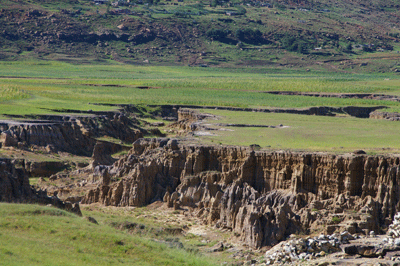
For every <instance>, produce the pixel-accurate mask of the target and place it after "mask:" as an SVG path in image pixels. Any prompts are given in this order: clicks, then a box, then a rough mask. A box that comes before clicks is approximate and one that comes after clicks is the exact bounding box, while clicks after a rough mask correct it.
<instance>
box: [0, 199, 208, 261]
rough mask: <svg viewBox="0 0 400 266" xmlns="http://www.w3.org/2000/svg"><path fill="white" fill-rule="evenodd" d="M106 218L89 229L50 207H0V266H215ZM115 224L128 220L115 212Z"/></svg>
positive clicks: (86, 225) (87, 226)
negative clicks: (118, 225)
mask: <svg viewBox="0 0 400 266" xmlns="http://www.w3.org/2000/svg"><path fill="white" fill-rule="evenodd" d="M84 215H96V213H93V212H87V211H86V212H84ZM105 217H107V218H108V222H109V221H110V220H111V221H112V220H115V219H116V217H115V216H113V215H107V214H105V213H104V211H103V214H102V216H101V217H100V220H99V224H93V223H90V222H89V221H87V220H86V219H84V218H81V217H78V216H76V215H74V214H71V213H68V212H65V211H62V210H58V209H55V208H53V207H43V206H37V205H24V204H6V203H1V204H0V238H1V241H0V264H1V265H122V264H123V265H215V264H214V262H213V261H212V260H211V259H208V258H206V257H204V256H200V255H196V254H194V253H193V252H189V251H186V250H185V249H176V248H169V247H167V246H166V245H165V244H161V243H157V242H155V241H152V240H150V239H149V238H148V237H143V236H140V235H137V234H129V233H127V232H126V231H121V230H117V229H115V228H113V227H111V226H110V225H109V223H106V222H105V219H106V218H105ZM96 218H97V215H96ZM118 219H131V218H129V217H127V216H126V215H122V213H120V214H119V215H118V218H117V220H118ZM103 221H104V222H103ZM214 261H215V259H214Z"/></svg>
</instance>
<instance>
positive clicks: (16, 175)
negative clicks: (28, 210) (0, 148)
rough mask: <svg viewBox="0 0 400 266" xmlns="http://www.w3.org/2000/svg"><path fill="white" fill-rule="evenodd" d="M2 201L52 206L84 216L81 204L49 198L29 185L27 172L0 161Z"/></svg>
mask: <svg viewBox="0 0 400 266" xmlns="http://www.w3.org/2000/svg"><path fill="white" fill-rule="evenodd" d="M0 201H1V202H18V203H39V204H46V205H48V204H51V205H53V206H55V207H57V208H60V209H64V210H67V211H71V212H73V213H76V214H78V215H82V214H81V211H80V208H79V204H76V203H75V204H72V203H70V202H63V201H61V200H60V199H59V198H57V197H48V196H47V194H46V192H44V191H36V190H35V189H34V188H32V187H31V186H30V185H29V179H28V176H27V175H26V173H25V171H24V170H23V169H21V168H16V167H15V162H14V161H11V160H9V159H0Z"/></svg>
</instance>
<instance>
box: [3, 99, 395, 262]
mask: <svg viewBox="0 0 400 266" xmlns="http://www.w3.org/2000/svg"><path fill="white" fill-rule="evenodd" d="M125 108H127V107H125ZM372 111H373V110H367V111H365V110H364V112H366V114H367V115H368V114H369V115H370V113H371V112H372ZM372 113H373V112H372ZM157 115H159V116H160V117H164V119H166V120H177V121H176V122H174V123H172V124H170V125H169V126H168V127H169V128H170V129H171V130H172V131H174V132H175V133H178V134H181V135H184V134H186V133H187V132H193V131H196V130H198V129H199V128H201V129H203V128H202V125H201V123H200V122H199V121H201V120H202V119H204V118H214V117H212V116H211V115H206V114H200V113H198V112H196V111H193V110H190V109H185V108H180V107H174V106H164V107H162V108H160V109H158V111H157ZM138 125H139V124H138V123H137V120H136V118H135V116H134V115H133V114H132V113H129V112H120V113H104V114H92V115H91V116H85V115H75V116H51V117H47V118H46V117H41V120H40V121H19V122H12V121H3V124H2V133H1V136H2V138H1V139H2V148H3V149H4V148H13V149H21V150H26V149H28V148H30V149H33V150H37V151H46V152H49V153H52V152H53V153H57V152H61V153H63V152H70V153H71V154H84V155H85V154H90V156H91V163H90V164H89V165H87V166H86V165H81V166H80V167H79V168H77V169H75V170H72V171H71V170H64V171H62V172H59V171H60V170H62V169H65V167H64V168H63V165H56V164H55V165H53V166H50V165H51V163H50V162H43V165H40V164H35V163H32V162H29V161H24V160H11V159H4V160H2V163H1V165H2V167H1V169H2V170H1V177H2V178H1V180H0V181H1V185H0V188H1V191H0V196H1V199H0V200H1V201H6V202H39V203H44V204H52V205H54V206H58V207H61V208H65V209H68V210H72V211H75V212H78V213H79V205H78V204H77V203H78V202H80V204H89V206H90V204H94V203H95V204H100V205H103V206H115V207H140V206H146V205H148V204H152V203H156V202H159V203H160V202H164V203H163V204H164V205H165V206H166V207H168V208H172V209H173V210H175V211H178V212H179V211H182V212H184V213H185V216H187V217H193V219H196V220H198V221H201V223H202V224H203V225H208V226H212V227H213V228H216V229H217V230H221V231H224V232H229V233H230V234H231V235H232V236H234V237H235V238H236V239H237V240H238V241H239V243H241V244H243V245H245V246H246V247H248V248H251V249H253V250H265V249H269V248H271V247H273V248H272V249H270V250H269V251H268V252H267V253H266V255H265V256H264V258H263V259H257V260H255V261H254V263H253V264H255V265H258V264H259V265H268V264H273V263H278V264H282V263H294V264H296V263H300V265H301V262H302V261H310V262H312V261H316V262H318V261H320V262H321V261H322V262H321V263H323V260H325V259H327V258H329V256H331V254H342V255H340V256H339V257H335V258H336V259H337V261H341V260H344V261H346V260H348V259H349V258H350V259H357V258H364V257H375V258H377V259H378V260H379V257H382V258H383V257H385V258H386V260H388V259H389V260H388V261H390V262H393V261H392V260H391V258H392V257H395V255H396V254H397V253H395V252H397V251H398V246H399V245H398V243H397V242H399V241H398V239H400V238H399V237H400V233H399V232H398V231H399V228H398V225H399V224H400V222H399V217H400V216H399V215H396V216H395V214H396V213H397V212H398V211H399V186H398V183H399V182H398V180H399V175H400V174H399V171H400V168H399V165H400V157H399V156H398V155H381V156H379V155H375V156H371V155H366V154H365V153H364V152H362V151H355V152H354V153H349V154H342V155H334V154H329V153H307V152H303V153H302V152H290V151H263V150H258V149H256V147H236V146H208V145H201V144H191V143H190V142H187V141H184V138H181V139H179V140H178V139H175V138H147V139H144V138H140V137H141V136H142V134H146V132H147V130H145V129H143V128H140V127H139V126H138ZM157 125H158V124H157ZM71 136H72V137H71ZM99 136H109V137H112V138H114V139H116V140H120V141H121V143H129V142H133V144H132V148H131V149H130V150H129V151H126V153H125V154H124V155H122V156H121V157H120V159H116V158H113V157H111V154H113V153H115V152H117V151H121V149H126V148H123V145H121V144H118V143H113V142H108V141H104V140H102V141H99V140H97V139H96V137H99ZM44 137H46V138H44ZM45 139H47V140H48V141H45ZM57 167H59V169H58V170H54V171H53V172H51V171H49V169H55V168H57ZM46 175H47V176H50V179H49V180H51V181H52V182H53V183H52V185H49V184H48V183H47V182H44V181H43V180H39V183H38V184H37V185H36V188H33V187H31V186H30V185H29V181H28V176H31V177H32V176H46ZM38 187H41V188H43V189H46V190H47V191H40V189H38ZM49 195H50V196H49ZM57 196H58V197H60V198H61V199H63V200H64V201H65V202H63V201H61V200H60V199H59V198H58V197H57ZM72 202H73V203H72ZM191 219H192V218H191ZM180 230H181V231H182V230H189V231H190V229H188V228H186V229H182V228H181V229H180ZM386 232H387V234H388V236H387V237H386V238H384V237H382V236H379V237H376V235H379V234H385V233H386ZM357 241H358V242H357ZM371 241H372V242H373V243H372V242H371ZM368 243H369V244H368ZM371 243H372V244H371ZM221 245H222V246H219V247H215V248H214V249H215V250H214V251H213V252H220V251H224V250H226V249H229V245H230V244H227V243H222V244H221ZM224 245H225V246H224ZM227 247H228V248H227ZM349 256H350V257H349ZM357 256H358V257H357ZM396 256H397V255H396ZM356 257H357V258H356ZM248 261H250V263H252V262H251V261H252V259H250V260H248ZM318 263H319V262H318Z"/></svg>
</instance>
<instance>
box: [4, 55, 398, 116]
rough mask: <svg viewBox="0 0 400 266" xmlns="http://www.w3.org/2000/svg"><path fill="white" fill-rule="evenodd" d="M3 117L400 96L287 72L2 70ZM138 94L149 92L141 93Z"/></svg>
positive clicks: (322, 75)
mask: <svg viewBox="0 0 400 266" xmlns="http://www.w3.org/2000/svg"><path fill="white" fill-rule="evenodd" d="M0 76H1V78H0V100H1V105H0V113H1V114H26V113H30V114H35V113H36V114H38V113H40V114H43V113H50V112H52V111H51V109H79V110H88V109H92V110H108V109H110V107H106V106H98V105H97V106H96V105H93V104H92V103H112V104H189V105H209V106H235V107H255V108H258V107H265V108H270V107H279V108H302V107H310V106H349V105H357V106H374V105H384V106H387V107H388V108H389V109H390V110H391V111H399V110H400V108H399V107H398V104H397V103H395V102H391V101H372V100H360V99H338V98H324V97H319V98H310V97H304V96H281V95H271V94H266V93H262V92H265V91H302V92H340V93H386V94H393V95H400V77H399V76H398V75H395V74H368V75H367V74H352V75H350V74H337V73H327V72H314V73H308V72H299V71H290V70H273V71H272V70H268V69H263V68H252V69H247V68H244V69H223V68H200V67H152V66H147V67H146V66H134V65H125V64H118V63H110V64H101V65H96V64H94V65H73V64H67V63H62V62H45V61H28V62H0ZM140 86H146V87H149V89H139V88H138V87H140Z"/></svg>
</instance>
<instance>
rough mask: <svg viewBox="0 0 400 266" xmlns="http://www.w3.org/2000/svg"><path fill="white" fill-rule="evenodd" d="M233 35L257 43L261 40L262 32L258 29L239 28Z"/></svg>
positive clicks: (243, 40) (247, 41)
mask: <svg viewBox="0 0 400 266" xmlns="http://www.w3.org/2000/svg"><path fill="white" fill-rule="evenodd" d="M235 37H236V38H237V39H239V40H240V41H242V42H246V43H251V44H259V43H261V42H262V41H263V37H262V33H261V31H260V30H258V29H256V30H252V29H244V30H241V29H239V30H237V31H236V32H235Z"/></svg>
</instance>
